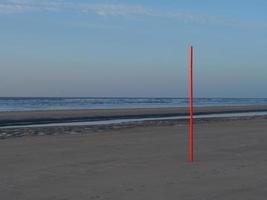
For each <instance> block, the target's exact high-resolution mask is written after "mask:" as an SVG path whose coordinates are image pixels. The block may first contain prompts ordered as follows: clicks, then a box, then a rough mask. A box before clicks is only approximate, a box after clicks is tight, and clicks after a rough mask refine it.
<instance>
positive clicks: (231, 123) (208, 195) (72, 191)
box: [0, 117, 267, 200]
mask: <svg viewBox="0 0 267 200" xmlns="http://www.w3.org/2000/svg"><path fill="white" fill-rule="evenodd" d="M2 131H3V130H2ZM16 131H20V132H23V131H33V132H34V131H35V132H37V133H42V132H45V133H48V132H50V133H51V134H56V133H59V134H60V135H53V136H47V135H45V136H36V137H33V136H25V137H20V138H9V139H5V140H0V199H1V200H50V199H51V200H68V199H69V200H87V199H89V200H91V199H99V200H104V199H106V200H108V199H109V200H150V199H151V200H152V199H153V200H165V199H166V200H172V199H173V200H177V199H179V200H180V199H181V200H191V199H192V200H209V199H210V200H220V199H223V200H224V199H227V200H231V199H233V200H246V199H251V200H255V199H257V200H260V199H264V200H265V199H266V196H267V187H266V185H267V175H266V174H267V157H266V155H267V153H266V152H267V119H266V117H254V118H253V117H252V118H240V119H209V120H198V121H197V123H196V152H197V153H196V161H195V162H194V163H190V162H188V154H187V150H188V123H187V122H186V121H165V122H164V121H158V122H146V123H143V124H142V123H138V124H135V125H133V124H129V125H122V126H118V125H117V126H106V127H105V126H104V127H102V128H101V127H100V128H97V127H94V128H92V127H69V128H62V127H58V128H55V127H54V128H43V129H42V128H38V129H17V130H16ZM65 132H68V133H71V134H66V135H61V134H63V133H65ZM37 135H38V134H37Z"/></svg>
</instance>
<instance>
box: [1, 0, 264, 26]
mask: <svg viewBox="0 0 267 200" xmlns="http://www.w3.org/2000/svg"><path fill="white" fill-rule="evenodd" d="M40 11H43V12H80V13H88V14H95V15H99V16H113V17H129V16H136V17H155V18H166V19H174V20H177V21H180V22H183V23H197V24H214V25H223V26H233V27H246V28H251V27H261V28H266V27H267V24H266V23H264V22H262V23H257V22H246V21H241V20H234V19H229V18H225V17H216V16H210V15H201V14H196V13H188V12H182V11H176V12H173V11H172V12H170V11H161V10H154V9H148V8H146V7H144V6H142V5H126V4H125V5H123V4H90V3H74V1H73V0H72V1H66V0H54V1H52V0H6V1H4V2H2V3H1V2H0V14H1V13H2V14H14V13H25V12H40Z"/></svg>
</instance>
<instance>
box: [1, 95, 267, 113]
mask: <svg viewBox="0 0 267 200" xmlns="http://www.w3.org/2000/svg"><path fill="white" fill-rule="evenodd" d="M194 104H195V106H226V105H232V106H236V105H267V98H195V99H194ZM188 105H189V99H188V98H85V97H84V98H0V111H34V110H70V109H118V108H164V107H178V106H180V107H187V106H188Z"/></svg>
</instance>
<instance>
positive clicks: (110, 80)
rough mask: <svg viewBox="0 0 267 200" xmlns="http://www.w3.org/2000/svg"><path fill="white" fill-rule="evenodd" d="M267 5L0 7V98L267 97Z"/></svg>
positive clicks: (62, 3) (26, 2) (40, 2)
mask: <svg viewBox="0 0 267 200" xmlns="http://www.w3.org/2000/svg"><path fill="white" fill-rule="evenodd" d="M266 8H267V2H266V1H263V0H254V1H241V0H236V1H230V0H225V1H216V0H213V1H211V0H210V1H205V0H203V1H196V0H176V1H170V0H164V1H163V0H158V1H152V0H142V1H141V0H139V1H137V0H132V1H129V0H126V1H125V0H124V1H120V0H116V1H115V0H113V1H112V0H106V1H101V0H97V1H93V0H92V1H85V0H76V1H74V0H69V1H66V0H58V1H52V0H46V1H44V0H0V25H1V29H0V44H1V48H0V69H1V73H0V96H101V97H102V96H113V97H119V96H127V97H186V96H188V76H189V75H188V60H189V58H188V53H189V46H190V44H192V45H193V46H194V49H195V95H196V96H198V97H267V93H266V85H267V38H266V35H267V14H266Z"/></svg>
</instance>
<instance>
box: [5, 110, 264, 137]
mask: <svg viewBox="0 0 267 200" xmlns="http://www.w3.org/2000/svg"><path fill="white" fill-rule="evenodd" d="M266 120H267V115H262V116H240V117H212V118H195V120H194V121H195V124H196V126H199V125H201V124H207V125H208V124H214V123H227V122H228V123H229V122H233V123H234V122H242V123H245V122H247V123H251V122H253V123H254V122H258V121H266ZM188 123H189V119H179V120H178V119H162V120H161V119H160V120H147V121H133V122H122V123H118V124H116V123H114V124H113V123H110V124H98V125H71V126H43V127H42V126H40V127H38V126H37V127H14V128H4V127H3V128H1V129H0V140H5V139H10V138H19V137H25V136H56V135H58V136H59V135H87V134H91V133H104V132H106V133H108V132H110V131H127V130H128V129H136V128H148V129H149V128H153V127H172V126H188Z"/></svg>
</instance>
